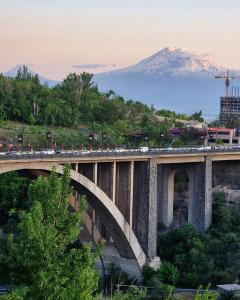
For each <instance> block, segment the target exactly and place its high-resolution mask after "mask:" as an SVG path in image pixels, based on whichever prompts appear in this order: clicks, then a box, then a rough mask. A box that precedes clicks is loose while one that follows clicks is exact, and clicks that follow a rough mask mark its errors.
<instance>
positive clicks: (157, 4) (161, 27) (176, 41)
mask: <svg viewBox="0 0 240 300" xmlns="http://www.w3.org/2000/svg"><path fill="white" fill-rule="evenodd" d="M239 16H240V1H239V0H227V1H226V0H118V1H117V0H67V1H66V0H0V72H3V71H6V70H9V69H11V68H13V67H15V66H16V65H18V64H28V65H29V66H30V68H31V69H34V70H36V71H37V72H39V73H40V74H41V75H43V76H45V77H48V78H51V79H62V78H63V77H65V76H66V75H67V74H68V73H69V72H81V71H83V70H85V71H89V72H94V73H95V72H102V71H106V70H110V69H115V68H120V67H125V66H128V65H131V64H135V63H137V62H138V61H139V60H141V59H143V58H145V57H148V56H150V55H152V54H153V53H155V52H157V51H159V50H160V49H162V48H165V47H177V48H183V49H186V50H189V51H194V52H198V53H202V54H207V55H209V58H210V59H211V60H213V61H214V62H216V63H217V64H219V65H222V66H225V67H228V68H236V69H240V56H239V54H240V34H239V28H240V18H239Z"/></svg>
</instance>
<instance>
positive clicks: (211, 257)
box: [158, 193, 240, 288]
mask: <svg viewBox="0 0 240 300" xmlns="http://www.w3.org/2000/svg"><path fill="white" fill-rule="evenodd" d="M224 198H225V195H224V194H223V193H220V194H217V195H215V202H216V204H215V205H214V208H213V223H212V226H211V228H210V229H209V230H208V232H206V233H199V232H197V231H196V230H195V229H194V228H193V227H192V226H191V225H187V226H185V227H183V228H181V229H174V230H171V231H169V232H168V233H167V234H160V235H159V240H158V255H159V256H160V257H161V259H162V260H164V261H167V262H168V263H170V264H172V265H173V266H174V267H176V268H177V270H178V272H179V274H180V276H178V277H177V278H176V285H177V286H178V287H195V288H197V287H198V286H200V285H208V284H209V283H211V284H213V285H215V284H221V283H232V282H234V281H236V280H237V278H238V277H239V275H240V274H239V270H240V214H239V207H237V206H236V207H235V208H234V209H232V208H230V207H229V206H227V205H226V203H225V199H224ZM173 245H174V246H173ZM168 269H170V270H171V268H170V267H168ZM173 270H174V269H173ZM169 274H170V275H171V276H172V274H173V271H172V272H169ZM171 276H169V277H168V279H165V282H166V281H167V280H169V278H170V279H171ZM161 278H162V277H161ZM163 281H164V280H163Z"/></svg>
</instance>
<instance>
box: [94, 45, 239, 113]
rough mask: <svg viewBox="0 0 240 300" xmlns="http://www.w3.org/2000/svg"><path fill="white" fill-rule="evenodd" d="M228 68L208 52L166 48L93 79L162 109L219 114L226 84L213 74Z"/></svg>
mask: <svg viewBox="0 0 240 300" xmlns="http://www.w3.org/2000/svg"><path fill="white" fill-rule="evenodd" d="M226 71H227V69H226V68H223V67H221V66H218V65H217V64H215V63H214V62H212V61H211V60H209V59H208V58H207V56H205V55H200V54H196V53H192V52H187V51H183V50H181V49H178V48H164V49H162V50H160V51H158V52H157V53H155V54H153V55H152V56H150V57H148V58H145V59H143V60H141V61H140V62H139V63H137V64H135V65H132V66H129V67H126V68H124V69H119V70H115V71H111V72H108V73H102V74H96V75H95V77H94V78H95V81H96V83H97V84H98V85H99V88H100V89H101V90H109V89H111V90H114V91H115V92H116V93H117V94H119V95H122V96H124V97H126V98H130V99H135V100H141V101H143V102H145V103H147V104H153V105H154V106H155V107H156V108H159V109H160V108H165V109H172V110H175V111H177V112H186V113H193V112H194V111H198V110H200V109H201V110H202V111H203V112H204V114H214V115H217V114H218V113H219V97H220V96H223V95H224V94H225V86H224V81H223V80H215V79H214V76H215V75H218V74H221V75H224V74H225V73H226ZM230 72H231V73H234V74H235V73H236V72H237V71H235V70H232V71H230ZM239 73H240V72H239ZM233 84H236V83H235V82H234V83H233Z"/></svg>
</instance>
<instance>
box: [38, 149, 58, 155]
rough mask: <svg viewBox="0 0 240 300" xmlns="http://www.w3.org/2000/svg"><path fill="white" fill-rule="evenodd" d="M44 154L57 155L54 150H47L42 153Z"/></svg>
mask: <svg viewBox="0 0 240 300" xmlns="http://www.w3.org/2000/svg"><path fill="white" fill-rule="evenodd" d="M41 153H42V154H55V151H54V150H53V149H45V150H43V151H41Z"/></svg>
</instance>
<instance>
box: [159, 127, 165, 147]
mask: <svg viewBox="0 0 240 300" xmlns="http://www.w3.org/2000/svg"><path fill="white" fill-rule="evenodd" d="M163 137H164V134H163V133H162V132H161V131H160V135H159V147H160V148H161V147H162V142H163Z"/></svg>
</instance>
